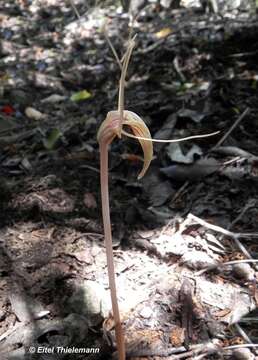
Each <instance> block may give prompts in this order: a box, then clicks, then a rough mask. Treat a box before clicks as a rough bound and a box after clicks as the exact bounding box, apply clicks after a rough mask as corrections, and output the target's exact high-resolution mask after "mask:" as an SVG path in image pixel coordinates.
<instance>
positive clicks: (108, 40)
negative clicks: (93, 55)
mask: <svg viewBox="0 0 258 360" xmlns="http://www.w3.org/2000/svg"><path fill="white" fill-rule="evenodd" d="M102 31H103V34H104V36H105V39H106V41H107V43H108V45H109V47H110V49H111V51H112V53H113V55H114V58H115V59H116V62H117V64H118V66H119V68H120V70H121V71H122V63H121V61H120V59H119V56H118V54H117V51H116V49H115V48H114V46H113V44H112V42H111V40H110V39H109V37H108V34H107V29H106V24H104V26H103V30H102Z"/></svg>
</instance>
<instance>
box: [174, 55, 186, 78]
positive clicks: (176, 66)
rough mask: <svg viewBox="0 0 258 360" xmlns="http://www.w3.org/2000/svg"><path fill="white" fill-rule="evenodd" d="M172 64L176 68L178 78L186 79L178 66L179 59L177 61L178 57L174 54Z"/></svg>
mask: <svg viewBox="0 0 258 360" xmlns="http://www.w3.org/2000/svg"><path fill="white" fill-rule="evenodd" d="M173 65H174V68H175V70H176V72H177V73H178V75H179V77H180V79H181V81H182V82H185V81H186V78H185V76H184V74H183V72H182V70H181V69H180V66H179V61H178V57H177V56H176V57H175V58H174V60H173Z"/></svg>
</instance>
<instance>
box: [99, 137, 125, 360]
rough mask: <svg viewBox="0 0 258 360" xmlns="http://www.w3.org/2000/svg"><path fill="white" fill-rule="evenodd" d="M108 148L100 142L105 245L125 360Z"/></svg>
mask: <svg viewBox="0 0 258 360" xmlns="http://www.w3.org/2000/svg"><path fill="white" fill-rule="evenodd" d="M108 147H109V144H108V143H107V142H104V141H100V174H101V175H100V182H101V198H102V217H103V225H104V234H105V245H106V254H107V267H108V279H109V287H110V292H111V301H112V309H113V316H114V321H115V333H116V342H117V350H118V358H119V360H125V345H124V336H123V330H122V326H121V322H120V315H119V308H118V302H117V295H116V281H115V269H114V255H113V246H112V233H111V223H110V210H109V191H108Z"/></svg>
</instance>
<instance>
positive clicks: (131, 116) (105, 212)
mask: <svg viewBox="0 0 258 360" xmlns="http://www.w3.org/2000/svg"><path fill="white" fill-rule="evenodd" d="M134 45H135V43H134V39H132V40H131V41H130V42H129V45H128V47H127V50H126V53H125V55H124V57H123V59H122V62H119V66H120V69H121V77H120V83H119V99H118V110H114V111H110V112H108V114H107V117H106V119H105V120H104V121H103V122H102V124H101V126H100V128H99V130H98V134H97V139H98V142H99V147H100V182H101V202H102V217H103V225H104V235H105V246H106V255H107V268H108V278H109V287H110V293H111V302H112V310H113V316H114V322H115V334H116V343H117V351H118V359H119V360H125V357H126V354H125V344H124V335H123V330H122V325H121V321H120V314H119V307H118V301H117V294H116V282H115V268H114V255H113V246H112V233H111V222H110V208H109V188H108V148H109V145H110V144H111V143H112V141H113V140H114V139H115V138H116V137H118V138H121V135H125V136H128V137H132V138H135V139H137V140H138V141H139V142H140V145H141V147H142V150H143V154H144V163H143V168H142V170H141V172H140V173H139V175H138V179H140V178H142V177H143V176H144V174H145V173H146V171H147V169H148V167H149V165H150V163H151V160H152V157H153V145H152V143H153V142H154V141H155V142H178V141H184V140H188V139H192V138H197V137H206V136H210V135H214V134H215V133H212V134H208V135H198V136H190V137H188V138H184V139H180V140H157V139H152V137H151V134H150V132H149V129H148V127H147V126H146V125H145V123H144V121H143V120H142V119H141V118H140V117H139V116H138V115H137V114H135V113H134V112H132V111H128V110H124V87H125V77H126V73H127V68H128V64H129V60H130V56H131V53H132V50H133V47H134ZM111 48H112V51H113V52H114V51H115V50H114V48H113V47H111ZM115 57H116V59H118V57H117V54H116V56H115ZM123 126H126V127H129V128H130V130H131V131H132V133H128V132H127V131H125V130H124V129H123Z"/></svg>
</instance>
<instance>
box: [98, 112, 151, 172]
mask: <svg viewBox="0 0 258 360" xmlns="http://www.w3.org/2000/svg"><path fill="white" fill-rule="evenodd" d="M123 115H124V116H123V122H122V125H127V126H129V127H130V129H131V130H132V132H133V134H134V135H135V136H139V137H143V138H147V139H149V140H151V134H150V131H149V129H148V127H147V126H146V124H145V122H144V121H143V120H142V119H141V118H140V116H138V115H137V114H135V113H134V112H132V111H128V110H124V112H123ZM120 119H121V117H120V112H119V111H117V110H115V111H110V112H108V114H107V117H106V119H105V120H104V121H103V123H102V124H101V126H100V128H99V131H98V134H97V139H98V142H99V143H100V142H102V141H104V142H106V143H107V144H110V143H111V142H112V141H113V139H114V138H115V137H116V136H118V137H119V135H120V123H121V121H120ZM122 134H123V135H127V134H126V132H125V131H123V130H122ZM138 141H139V142H140V144H141V147H142V150H143V154H144V164H143V168H142V170H141V172H140V174H139V175H138V179H140V178H142V177H143V176H144V174H145V173H146V171H147V169H148V167H149V166H150V163H151V160H152V157H153V145H152V142H151V141H147V140H144V139H138Z"/></svg>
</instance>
